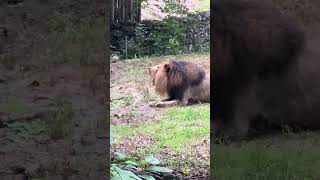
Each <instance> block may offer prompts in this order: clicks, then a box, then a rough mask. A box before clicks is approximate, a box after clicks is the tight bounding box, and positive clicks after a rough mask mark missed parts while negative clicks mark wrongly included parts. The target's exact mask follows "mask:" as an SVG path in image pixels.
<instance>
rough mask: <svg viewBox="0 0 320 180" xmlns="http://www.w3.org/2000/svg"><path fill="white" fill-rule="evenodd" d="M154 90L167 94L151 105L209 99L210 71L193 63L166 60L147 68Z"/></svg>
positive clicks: (184, 103) (205, 100) (169, 104)
mask: <svg viewBox="0 0 320 180" xmlns="http://www.w3.org/2000/svg"><path fill="white" fill-rule="evenodd" d="M149 74H150V75H151V76H152V78H153V85H154V86H155V91H156V92H157V93H158V94H159V95H161V96H168V99H166V100H163V101H162V102H157V103H155V104H154V103H153V104H152V105H153V106H158V107H167V106H172V105H178V104H180V105H188V104H189V102H190V100H192V101H202V102H208V101H210V73H207V72H205V71H204V69H203V68H202V67H200V66H198V65H197V64H195V63H191V62H187V61H174V60H167V61H165V62H163V63H162V64H160V65H156V66H153V67H151V68H149Z"/></svg>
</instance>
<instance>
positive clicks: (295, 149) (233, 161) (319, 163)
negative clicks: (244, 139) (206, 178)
mask: <svg viewBox="0 0 320 180" xmlns="http://www.w3.org/2000/svg"><path fill="white" fill-rule="evenodd" d="M280 139H281V138H280ZM283 142H286V143H281V142H278V143H276V144H273V145H265V144H268V143H265V142H264V143H254V142H251V143H248V144H242V145H240V146H234V145H230V146H224V145H216V147H215V156H214V169H213V174H214V175H215V177H216V179H219V180H238V179H240V180H242V179H243V180H251V179H252V180H255V179H259V180H260V179H261V180H269V179H270V180H271V179H272V180H312V179H316V178H319V177H320V171H319V168H320V155H319V152H320V143H319V141H317V142H316V141H314V139H313V138H307V139H298V140H294V141H290V140H288V139H286V140H283Z"/></svg>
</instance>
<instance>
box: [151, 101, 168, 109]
mask: <svg viewBox="0 0 320 180" xmlns="http://www.w3.org/2000/svg"><path fill="white" fill-rule="evenodd" d="M149 106H150V107H159V108H161V107H165V104H164V103H161V102H151V103H149Z"/></svg>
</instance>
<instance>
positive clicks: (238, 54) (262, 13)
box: [211, 0, 320, 137]
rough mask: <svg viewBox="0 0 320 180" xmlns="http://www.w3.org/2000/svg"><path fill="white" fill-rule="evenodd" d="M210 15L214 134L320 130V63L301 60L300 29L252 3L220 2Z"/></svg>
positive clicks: (268, 6) (247, 0)
mask: <svg viewBox="0 0 320 180" xmlns="http://www.w3.org/2000/svg"><path fill="white" fill-rule="evenodd" d="M213 12H214V14H213V17H212V22H211V23H212V24H213V28H212V29H211V31H212V35H213V36H212V37H213V41H211V42H212V46H211V48H212V49H211V52H213V56H211V57H212V58H213V59H212V61H211V62H212V67H213V68H212V70H213V73H214V78H213V82H212V83H213V84H214V85H213V91H214V95H213V97H214V108H211V109H212V110H213V112H214V113H213V114H214V115H213V116H214V118H213V119H211V121H213V123H211V124H215V127H213V129H214V132H218V131H219V126H221V127H227V129H229V130H231V131H233V132H231V136H235V137H243V136H246V135H248V134H249V132H250V131H251V132H252V130H255V129H254V128H255V127H256V126H258V127H259V129H260V127H261V126H266V129H269V130H270V129H271V127H275V126H276V127H281V126H283V125H289V126H299V127H303V128H315V127H316V128H319V127H320V121H318V120H317V117H319V115H320V114H318V112H320V100H318V99H319V98H318V97H320V89H319V88H320V87H319V85H318V84H320V83H319V82H320V78H319V77H320V73H317V72H316V71H315V70H313V69H315V68H316V67H319V68H320V62H319V61H318V60H317V59H314V58H312V57H307V56H305V54H304V53H305V32H304V29H303V28H302V26H301V24H299V22H298V21H296V19H293V18H291V17H289V16H287V15H285V14H283V13H281V12H279V11H278V10H277V9H276V8H274V7H272V5H271V4H268V3H267V2H265V3H264V2H258V1H254V0H224V1H218V2H217V3H216V4H214V5H213ZM302 55H303V56H302ZM311 89H315V90H311ZM317 115H318V116H317ZM218 120H219V122H217V121H218ZM261 128H262V127H261ZM225 131H226V130H225V129H224V130H223V132H225Z"/></svg>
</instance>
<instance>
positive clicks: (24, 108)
mask: <svg viewBox="0 0 320 180" xmlns="http://www.w3.org/2000/svg"><path fill="white" fill-rule="evenodd" d="M97 70H98V68H97V67H91V68H80V67H78V66H60V67H59V66H57V67H52V68H50V69H48V70H39V71H37V72H35V71H25V72H21V71H6V70H4V69H1V71H0V77H1V82H0V97H1V99H0V105H1V108H2V109H1V114H0V124H1V125H0V146H1V149H0V161H1V163H0V177H1V178H0V179H10V178H12V179H19V177H20V179H21V178H22V177H26V176H29V177H32V178H37V177H39V178H46V177H50V178H51V179H52V178H53V179H65V178H69V179H79V178H80V179H81V178H84V177H87V178H89V179H103V178H104V177H105V171H106V169H105V168H106V166H105V161H106V160H105V157H106V154H105V153H106V141H107V140H108V139H107V136H106V133H105V130H104V129H102V128H100V129H99V128H97V123H98V121H99V118H100V119H101V118H103V115H104V113H105V109H104V105H103V104H104V101H105V94H104V89H103V88H102V86H101V85H100V87H99V85H98V84H99V83H100V84H102V82H104V81H103V78H104V73H103V71H102V70H101V69H100V72H99V71H97ZM88 74H91V78H93V79H94V80H95V82H96V83H97V84H96V85H93V84H92V85H91V86H90V85H89V84H90V82H91V81H92V80H93V79H91V78H90V76H88ZM86 77H88V78H86ZM90 87H92V88H90ZM60 97H63V98H65V99H66V100H67V101H68V102H70V103H71V109H70V111H71V112H72V114H73V116H72V120H71V122H70V126H71V127H70V129H68V130H69V131H70V132H67V135H66V136H64V137H62V138H53V137H51V136H50V134H47V132H48V131H50V130H49V129H48V128H54V127H50V126H49V127H47V126H46V125H43V124H42V123H41V122H47V121H48V118H50V116H51V114H50V113H54V112H57V109H59V108H60V109H61V107H57V106H55V103H54V102H55V101H56V99H57V98H60ZM62 110H65V109H62ZM66 111H67V110H66ZM61 116H62V115H61ZM56 117H57V116H56ZM64 120H66V119H64ZM19 123H20V124H19ZM63 123H66V122H63ZM30 124H34V126H31V125H30ZM18 125H20V126H18ZM37 130H38V131H37ZM56 135H59V133H58V132H57V133H56Z"/></svg>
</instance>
